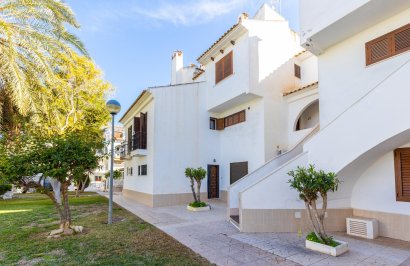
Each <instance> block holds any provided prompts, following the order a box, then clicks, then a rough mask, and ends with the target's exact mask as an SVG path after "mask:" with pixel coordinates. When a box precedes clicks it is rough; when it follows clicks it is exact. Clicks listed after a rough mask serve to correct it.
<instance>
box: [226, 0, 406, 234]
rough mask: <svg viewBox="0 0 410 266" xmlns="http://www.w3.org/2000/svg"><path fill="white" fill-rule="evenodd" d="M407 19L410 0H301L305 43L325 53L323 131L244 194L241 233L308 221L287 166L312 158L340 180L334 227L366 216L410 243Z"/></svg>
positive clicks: (330, 217)
mask: <svg viewBox="0 0 410 266" xmlns="http://www.w3.org/2000/svg"><path fill="white" fill-rule="evenodd" d="M409 18H410V1H402V0H398V1H387V0H380V1H379V0H371V1H370V0H360V1H356V0H355V1H353V0H349V1H346V0H320V1H319V0H310V1H300V23H301V43H302V45H303V46H304V47H305V48H306V49H307V50H309V51H310V52H312V53H314V54H315V55H316V56H318V66H319V106H320V132H318V133H317V134H316V135H315V136H313V137H312V138H311V139H310V140H308V141H307V143H305V144H304V145H303V151H301V152H295V153H294V154H292V156H290V155H289V158H290V159H289V158H287V160H286V161H287V162H286V163H284V164H282V165H280V166H279V167H276V168H275V167H273V168H275V169H270V170H271V171H267V173H265V176H264V177H262V178H260V179H259V180H257V182H250V183H249V184H248V186H247V187H246V188H243V189H241V190H240V191H239V193H236V195H237V197H238V198H239V207H238V208H239V210H238V213H239V216H240V219H239V220H240V225H239V227H240V229H241V230H242V231H254V232H255V231H265V232H266V231H274V232H289V231H297V230H298V229H299V228H301V229H302V230H303V229H304V228H306V227H307V226H308V225H307V218H306V215H305V212H304V211H303V209H304V205H303V203H302V202H301V201H300V200H298V195H297V193H296V192H295V191H292V190H290V188H289V184H287V180H288V179H289V177H288V176H287V174H286V173H287V172H288V171H289V170H291V169H294V168H296V166H304V165H307V164H309V163H312V164H315V165H316V167H317V168H321V169H324V170H327V171H334V172H336V173H338V176H339V178H340V179H341V180H342V184H341V185H340V186H339V190H338V191H337V192H336V193H332V194H331V195H330V199H329V206H330V209H329V211H328V213H327V218H326V220H325V221H326V224H327V229H328V230H330V231H332V230H337V231H345V230H346V222H345V218H346V217H347V216H352V215H354V216H363V217H368V218H375V219H377V220H378V222H379V234H380V235H381V236H385V237H391V238H396V239H402V240H406V241H410V231H409V230H408V225H409V224H410V203H409V201H410V187H409V184H410V175H409V171H408V169H409V167H410V161H409V159H408V158H410V157H409V155H410V148H409V147H410V118H409V115H407V114H409V113H410V105H409V104H408V99H410V90H409V88H408V87H409V86H408V84H410V75H409V73H410V64H409V61H410V53H409V52H408V51H409V50H410V24H409V23H410V20H409ZM289 122H292V121H291V120H290V121H289ZM245 179H246V178H245ZM233 207H236V206H233ZM300 215H301V216H302V218H303V219H300V218H299V217H300Z"/></svg>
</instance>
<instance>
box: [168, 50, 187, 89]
mask: <svg viewBox="0 0 410 266" xmlns="http://www.w3.org/2000/svg"><path fill="white" fill-rule="evenodd" d="M183 67H184V54H183V53H182V51H175V52H173V53H172V70H171V85H174V84H177V83H178V76H179V71H180V70H181V69H182V68H183Z"/></svg>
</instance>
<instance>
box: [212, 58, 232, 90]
mask: <svg viewBox="0 0 410 266" xmlns="http://www.w3.org/2000/svg"><path fill="white" fill-rule="evenodd" d="M232 74H233V54H232V51H231V52H230V53H228V54H227V55H225V56H224V57H222V58H221V60H219V61H218V62H216V64H215V84H217V83H219V82H220V81H222V80H223V79H225V78H226V77H228V76H230V75H232Z"/></svg>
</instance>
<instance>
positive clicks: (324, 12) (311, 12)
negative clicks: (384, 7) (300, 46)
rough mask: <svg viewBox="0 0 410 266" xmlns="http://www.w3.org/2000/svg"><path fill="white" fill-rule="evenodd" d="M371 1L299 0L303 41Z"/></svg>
mask: <svg viewBox="0 0 410 266" xmlns="http://www.w3.org/2000/svg"><path fill="white" fill-rule="evenodd" d="M369 1H370V0H309V1H306V0H299V10H300V12H299V20H300V32H301V41H302V43H304V42H305V39H306V38H308V37H310V36H311V35H313V34H315V33H316V32H317V31H319V30H322V29H323V28H325V27H326V26H328V25H329V24H331V23H333V22H334V21H336V20H338V19H340V18H342V17H343V16H345V15H346V14H348V13H349V12H351V11H353V10H355V9H357V8H358V7H360V6H362V5H364V4H366V3H367V2H369Z"/></svg>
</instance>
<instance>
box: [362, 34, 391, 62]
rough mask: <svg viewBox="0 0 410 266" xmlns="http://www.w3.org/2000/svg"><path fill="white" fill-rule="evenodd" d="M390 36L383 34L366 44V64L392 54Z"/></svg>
mask: <svg viewBox="0 0 410 266" xmlns="http://www.w3.org/2000/svg"><path fill="white" fill-rule="evenodd" d="M391 47H392V44H391V38H390V36H384V37H382V38H378V39H376V40H373V41H370V42H368V43H367V44H366V65H370V64H373V63H376V62H379V61H381V60H383V59H386V58H388V57H390V56H391V55H392V51H391V50H392V49H391Z"/></svg>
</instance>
